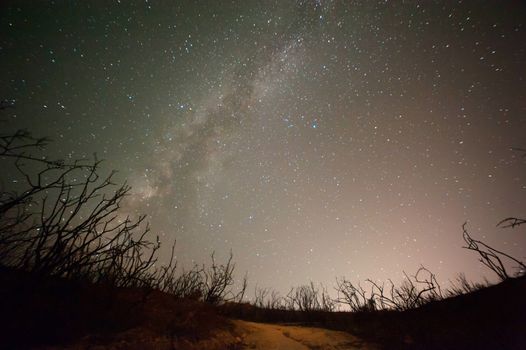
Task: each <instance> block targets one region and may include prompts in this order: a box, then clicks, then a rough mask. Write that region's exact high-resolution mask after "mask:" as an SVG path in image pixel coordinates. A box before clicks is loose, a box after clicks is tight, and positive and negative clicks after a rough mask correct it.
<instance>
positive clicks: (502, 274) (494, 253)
mask: <svg viewBox="0 0 526 350" xmlns="http://www.w3.org/2000/svg"><path fill="white" fill-rule="evenodd" d="M506 220H509V219H505V220H503V221H501V223H502V222H505V221H506ZM515 220H516V219H515ZM499 224H500V223H499ZM466 226H467V223H464V224H463V225H462V231H463V238H464V242H466V244H467V245H466V246H465V247H463V248H465V249H468V250H472V251H474V252H477V253H478V254H479V256H480V258H479V261H480V262H481V263H483V264H484V265H485V266H487V267H488V268H489V269H490V270H491V271H493V272H495V273H496V274H497V276H498V277H499V278H500V279H501V280H502V281H504V280H507V279H508V278H510V277H511V276H510V274H509V272H508V271H507V270H506V266H505V264H504V262H503V259H506V260H509V261H511V262H513V263H515V264H516V265H517V268H518V269H519V274H522V273H524V271H526V265H525V264H524V263H523V262H522V261H520V260H518V259H516V258H514V257H512V256H511V255H509V254H506V253H504V252H502V251H500V250H497V249H495V248H493V247H490V246H489V245H487V244H486V243H484V242H482V241H479V240H475V239H473V238H472V237H471V236H470V235H469V232H468V231H467V229H466Z"/></svg>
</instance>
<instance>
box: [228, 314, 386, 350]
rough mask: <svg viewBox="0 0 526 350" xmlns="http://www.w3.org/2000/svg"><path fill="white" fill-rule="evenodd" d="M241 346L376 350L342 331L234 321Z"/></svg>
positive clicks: (266, 349)
mask: <svg viewBox="0 0 526 350" xmlns="http://www.w3.org/2000/svg"><path fill="white" fill-rule="evenodd" d="M234 324H235V326H236V332H237V333H238V334H240V337H241V339H242V344H243V346H244V349H256V350H257V349H261V350H263V349H264V350H312V349H316V350H322V349H323V350H333V349H334V350H345V349H366V350H373V349H376V347H375V346H373V345H371V344H366V343H365V342H363V341H362V340H360V339H358V338H356V337H353V336H352V335H350V334H348V333H345V332H337V331H332V330H327V329H322V328H312V327H298V326H285V325H276V324H266V323H254V322H246V321H239V320H236V321H234Z"/></svg>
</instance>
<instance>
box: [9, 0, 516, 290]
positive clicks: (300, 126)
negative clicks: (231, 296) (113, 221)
mask: <svg viewBox="0 0 526 350" xmlns="http://www.w3.org/2000/svg"><path fill="white" fill-rule="evenodd" d="M2 7H3V9H2V11H1V15H0V28H1V33H2V35H1V39H0V40H1V48H0V65H1V66H2V67H3V74H4V79H3V81H4V84H1V86H0V96H2V98H7V99H15V100H16V109H14V110H10V111H8V112H7V114H6V115H7V117H6V118H7V119H8V120H9V125H10V127H13V128H17V127H29V128H30V129H31V130H33V132H34V133H36V134H38V135H49V136H51V137H52V138H53V139H54V140H55V142H54V144H53V145H52V146H51V149H50V152H53V153H54V154H56V155H58V156H62V157H73V158H75V157H83V156H89V155H91V154H92V153H93V152H96V153H97V154H98V156H99V157H100V158H104V159H106V162H105V167H106V169H107V170H110V169H117V170H119V175H118V176H119V177H120V179H122V180H124V179H127V180H128V181H129V183H130V184H131V185H132V186H133V191H134V195H133V196H132V197H130V198H129V200H128V201H127V205H126V207H125V210H126V211H127V212H129V213H146V214H148V216H149V220H150V222H151V226H152V230H153V231H154V232H155V233H158V234H159V235H160V238H161V241H162V242H163V243H164V246H165V249H164V250H163V258H167V256H168V254H169V247H170V246H171V244H172V242H173V240H174V239H177V257H178V259H179V260H180V261H181V263H182V264H186V265H189V264H192V262H198V263H201V262H204V261H207V259H208V257H209V255H210V254H211V252H213V251H215V252H216V254H217V256H218V257H219V259H221V258H222V257H225V256H227V255H228V253H229V251H230V250H232V251H233V253H234V256H235V261H236V263H237V269H238V271H239V272H240V273H242V272H244V271H248V272H249V278H250V280H251V281H252V282H253V283H256V282H257V283H258V285H260V286H268V287H274V288H276V289H278V290H280V291H282V292H284V291H286V290H287V288H288V287H289V286H291V285H297V284H300V283H305V282H307V281H309V280H313V281H318V282H323V283H325V284H328V285H331V284H332V282H333V281H334V278H335V277H337V276H342V275H346V276H348V277H349V278H350V279H351V280H355V281H358V280H363V279H365V278H369V277H370V278H373V279H386V278H393V279H394V280H396V279H398V278H400V277H401V274H402V271H403V270H405V271H407V272H413V271H415V270H416V269H417V268H418V266H419V265H420V264H424V265H425V266H427V267H429V268H430V269H431V270H432V271H434V272H435V273H437V275H438V278H439V280H447V279H452V278H454V276H455V274H456V273H457V272H461V271H464V272H466V273H467V274H468V276H469V277H471V278H474V279H480V278H482V276H484V275H487V272H486V271H485V270H484V269H483V267H481V266H480V264H479V263H478V262H477V259H476V257H475V256H473V255H471V254H470V253H469V252H466V251H463V250H462V248H461V246H462V244H463V242H462V236H461V225H462V223H464V221H466V220H468V223H469V226H468V227H469V229H470V231H471V232H472V234H473V236H475V237H477V238H481V239H484V240H485V241H487V242H488V243H490V244H493V245H495V246H497V247H499V248H501V249H502V250H505V251H507V252H510V253H511V254H512V255H515V256H517V257H524V256H525V255H526V254H525V247H526V235H525V234H524V232H521V231H520V230H501V229H496V228H495V224H496V223H497V222H498V221H499V220H500V219H502V218H504V217H508V216H521V215H522V216H523V215H524V208H526V205H525V204H526V196H525V194H526V182H525V177H524V174H525V166H526V165H525V164H524V161H523V160H521V157H520V156H521V154H520V153H518V152H514V151H511V150H510V147H523V148H524V147H526V144H525V138H524V135H525V134H526V81H525V78H526V74H525V73H526V69H525V68H524V63H525V62H526V28H525V23H524V18H526V16H525V14H526V5H525V4H524V3H523V2H520V1H506V2H501V1H487V2H484V3H481V2H474V1H459V2H453V1H447V2H439V1H425V2H418V1H414V2H408V3H407V2H386V1H323V0H319V1H265V2H260V1H231V2H224V1H221V2H216V1H195V2H194V1H182V2H173V3H168V2H154V1H146V2H124V1H117V2H113V3H111V4H105V5H104V6H102V5H100V4H95V3H86V2H80V1H79V2H68V3H63V2H49V3H39V4H17V3H16V2H12V3H7V4H4V5H2Z"/></svg>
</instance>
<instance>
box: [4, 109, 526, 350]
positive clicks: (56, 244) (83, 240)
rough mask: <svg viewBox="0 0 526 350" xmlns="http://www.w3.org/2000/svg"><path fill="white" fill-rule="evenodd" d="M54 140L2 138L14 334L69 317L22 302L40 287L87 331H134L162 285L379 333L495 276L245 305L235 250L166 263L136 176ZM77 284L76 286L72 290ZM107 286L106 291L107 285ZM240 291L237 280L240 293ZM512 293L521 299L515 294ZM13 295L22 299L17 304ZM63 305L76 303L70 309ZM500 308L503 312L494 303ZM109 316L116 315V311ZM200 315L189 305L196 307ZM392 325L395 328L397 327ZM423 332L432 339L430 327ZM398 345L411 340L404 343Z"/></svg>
mask: <svg viewBox="0 0 526 350" xmlns="http://www.w3.org/2000/svg"><path fill="white" fill-rule="evenodd" d="M8 107H10V105H9V104H6V103H2V105H1V109H5V108H8ZM48 143H49V140H48V139H46V138H35V137H33V136H32V135H31V134H30V133H29V132H27V131H23V130H21V131H16V132H14V133H12V134H5V135H0V159H1V160H2V161H3V162H4V163H5V169H7V170H8V171H10V172H11V173H13V174H16V176H14V177H13V183H12V184H11V185H10V186H6V187H3V188H2V189H1V191H0V273H1V275H2V278H3V279H4V281H5V282H6V283H4V284H3V286H2V288H1V290H0V292H1V297H2V303H3V304H4V311H5V313H4V318H8V319H9V318H12V319H16V317H19V319H18V320H15V321H13V324H12V325H11V326H10V327H7V328H5V329H10V330H11V331H12V333H13V334H16V328H17V327H18V326H20V325H21V324H24V325H25V326H27V327H29V329H30V330H33V331H35V332H36V333H35V334H40V335H41V336H42V337H44V336H45V335H44V334H43V333H42V332H40V333H39V331H38V327H39V325H38V324H34V322H33V321H27V320H25V319H24V317H26V318H27V317H32V316H30V315H39V317H41V318H42V319H44V320H45V319H46V317H48V321H49V322H50V324H53V323H64V322H66V321H65V318H64V316H63V315H62V316H60V317H59V316H57V315H55V316H56V317H55V316H54V317H51V318H49V316H46V313H52V312H51V311H49V310H48V309H46V308H44V309H41V308H40V307H39V308H37V310H36V311H35V310H34V308H33V306H34V305H31V304H29V305H26V306H24V300H23V299H24V298H25V299H28V298H34V299H35V300H37V299H36V297H35V292H36V291H38V292H39V293H43V294H44V295H46V298H48V299H49V300H51V301H49V300H48V302H49V305H51V307H55V308H56V309H57V310H60V312H61V313H63V314H64V315H68V317H72V316H71V315H73V313H79V314H82V315H84V316H85V317H87V318H88V319H89V322H91V323H89V322H88V321H86V322H88V323H89V324H90V326H89V327H87V326H86V327H87V328H86V330H91V331H97V332H98V331H100V328H99V326H101V325H99V326H97V327H95V326H93V325H94V324H96V321H95V320H93V319H92V318H95V317H96V316H95V313H97V317H103V318H106V321H104V322H112V321H111V320H113V319H114V317H119V318H121V319H128V321H129V322H128V321H127V322H123V323H122V324H121V326H122V327H128V326H129V327H131V325H132V324H136V322H137V320H136V317H143V316H138V314H137V312H136V311H133V310H135V309H134V308H135V307H136V306H137V304H141V305H143V306H145V305H150V306H151V304H148V303H147V300H149V299H148V296H149V295H151V294H152V293H159V292H164V293H166V294H163V295H164V296H163V297H162V298H165V297H166V296H167V295H169V296H170V298H172V299H173V300H187V301H190V302H191V303H193V304H191V305H193V307H195V308H199V307H200V306H199V307H198V306H197V305H199V304H195V303H199V302H204V303H207V304H211V305H214V306H218V305H222V306H221V307H220V308H219V309H217V310H219V311H220V312H222V313H223V314H224V315H229V316H235V317H240V318H245V319H251V320H258V321H273V322H285V321H288V322H303V323H304V322H307V323H313V322H315V323H319V324H322V325H323V326H326V327H329V328H335V329H342V330H347V331H352V332H355V333H357V334H362V335H364V336H372V335H371V334H370V332H369V331H367V330H365V329H363V326H360V325H361V322H363V321H364V320H365V321H367V322H370V324H378V325H381V326H382V327H384V328H385V329H391V328H393V327H394V326H393V324H392V322H396V321H395V320H396V319H397V317H398V318H400V319H403V320H404V322H405V323H403V324H404V327H408V328H407V329H411V328H410V327H416V328H418V327H419V325H416V324H414V322H413V321H407V320H406V319H405V317H406V316H405V315H408V314H409V313H413V312H418V313H420V314H422V315H428V314H429V313H433V312H437V313H439V312H443V311H433V310H439V308H438V307H435V306H434V305H440V303H436V302H439V301H443V299H446V298H453V299H455V298H463V297H466V294H473V295H478V294H477V293H486V290H489V289H490V288H489V287H490V286H489V283H488V282H487V281H486V282H484V283H472V282H470V281H468V280H467V278H466V277H465V275H463V274H460V275H459V276H458V277H457V279H456V280H455V281H453V282H452V283H451V286H450V287H449V288H447V289H442V288H441V286H440V285H439V284H438V282H437V278H436V276H435V274H433V273H432V272H431V271H430V270H428V269H427V268H425V267H423V266H421V267H420V268H419V269H418V270H417V271H416V273H415V274H414V275H408V274H406V273H404V278H403V280H402V282H401V283H400V284H399V285H397V284H395V283H394V282H393V281H392V280H388V281H387V282H380V281H374V280H371V279H367V280H365V281H364V282H362V283H354V282H352V281H351V280H349V279H347V278H345V277H342V278H339V279H337V280H336V284H335V287H334V291H335V292H336V297H335V298H333V297H332V296H331V294H330V293H329V290H328V289H327V288H326V287H325V286H323V285H316V284H315V283H313V282H310V283H309V284H305V285H300V286H298V287H294V288H291V289H290V291H289V292H288V293H287V295H285V296H280V294H279V293H277V292H276V291H274V290H271V289H268V288H257V287H256V289H255V295H254V300H253V305H252V306H247V305H246V304H242V301H243V298H244V296H245V292H246V290H247V277H246V275H245V277H244V278H243V279H242V280H241V281H240V282H236V280H235V278H234V271H235V264H234V262H233V255H232V253H230V255H229V257H228V258H227V260H226V262H225V263H223V264H221V263H218V262H216V259H215V255H214V254H212V255H211V262H210V264H209V265H195V266H193V267H192V268H190V269H182V268H179V267H178V265H177V261H176V258H175V245H174V246H173V247H172V251H171V256H170V259H169V260H168V263H167V264H165V265H160V264H159V261H158V251H159V248H160V242H159V239H158V238H157V237H155V238H154V239H152V238H151V237H152V235H151V233H150V229H149V226H148V224H147V223H146V221H145V216H135V215H131V214H128V213H124V212H123V210H122V204H123V203H124V201H125V198H126V197H127V196H128V195H129V194H130V191H131V188H130V187H129V186H128V185H127V184H122V185H117V184H115V183H114V181H113V180H114V177H115V174H114V173H110V174H109V175H108V176H105V177H104V176H101V175H100V173H101V162H100V161H99V160H97V159H96V158H95V159H94V160H92V161H88V160H72V161H63V160H54V159H50V158H48V157H46V156H44V155H42V154H41V153H39V152H41V150H43V149H44V148H45V147H46V146H47V145H48ZM525 222H526V221H525V220H523V219H520V218H514V217H510V218H506V219H504V220H502V221H501V222H499V224H498V225H497V226H499V227H511V228H514V227H517V226H520V225H522V224H524V223H525ZM463 238H464V241H465V242H466V247H465V248H466V249H468V250H471V251H474V252H476V253H478V254H479V257H480V261H481V262H482V263H483V264H484V265H485V266H487V267H488V268H489V269H491V270H492V271H493V272H495V273H496V274H497V276H498V277H499V278H500V279H501V281H503V282H508V281H510V280H514V278H513V277H521V276H523V275H524V273H525V271H526V265H525V264H524V263H523V262H522V261H520V260H519V259H516V258H514V257H512V256H510V255H508V254H506V253H504V252H502V251H500V250H497V249H495V248H493V247H491V246H489V245H488V244H486V243H484V242H482V241H479V240H476V239H473V238H472V237H471V236H470V234H469V233H468V230H467V226H466V224H464V225H463ZM507 262H511V263H512V264H514V265H515V266H516V267H517V268H518V271H517V272H516V273H514V274H513V273H510V272H509V271H508V270H509V264H507ZM16 273H21V274H23V276H24V277H21V280H22V281H23V282H20V281H19V282H17V278H18V277H16V278H14V277H13V276H15V275H16ZM522 280H523V279H522ZM50 281H52V282H50ZM68 283H74V284H72V285H71V286H73V287H71V286H69V285H68ZM509 283H511V282H509ZM513 283H515V282H513ZM521 283H522V282H517V285H519V286H522V285H523V284H521ZM508 285H511V284H508ZM57 286H60V287H57ZM90 286H91V287H90ZM93 286H99V287H93ZM100 286H104V288H106V289H97V288H100ZM235 287H238V289H237V291H235ZM90 288H95V289H96V290H97V293H99V294H100V295H99V296H98V297H97V298H96V299H95V300H97V302H98V303H100V305H99V304H98V305H97V307H95V308H93V309H90V310H86V309H85V308H84V307H83V306H81V304H82V303H84V302H87V301H86V300H87V298H86V296H85V294H83V293H84V292H82V291H83V290H87V289H90ZM122 288H127V289H135V290H140V291H141V292H140V293H139V294H136V295H135V294H134V295H135V296H134V297H133V298H131V299H132V300H134V301H133V302H132V303H130V302H129V301H126V302H122V301H119V303H120V302H122V303H123V305H121V307H117V306H116V305H115V302H116V300H118V298H123V297H122V295H125V294H126V293H124V294H123V292H122V290H121V289H122ZM503 288H504V287H503ZM506 288H511V287H506ZM514 288H520V287H514ZM117 289H119V290H121V291H117ZM154 291H155V292H154ZM506 293H508V294H510V295H514V294H513V293H514V291H506ZM487 294H488V295H489V294H491V293H490V292H488V293H487ZM64 295H67V296H68V297H71V296H72V295H76V296H77V297H78V300H75V301H72V300H68V301H66V302H63V301H62V299H61V298H62V297H63V296H64ZM117 295H119V297H118V298H117V297H116V296H117ZM137 295H139V296H137ZM484 295H485V294H484ZM162 298H161V299H162ZM13 300H17V301H16V302H14V303H11V301H13ZM119 300H120V299H119ZM163 300H164V299H163ZM455 300H459V299H455ZM484 300H486V299H484ZM80 301H82V303H79V302H80ZM163 302H165V301H163ZM445 302H447V303H449V304H445V305H456V303H459V302H455V301H451V302H450V301H445ZM150 306H148V307H150ZM482 306H486V305H482ZM64 307H67V309H68V310H69V311H64V310H63V308H64ZM174 307H175V306H174ZM180 307H181V306H180V305H179V304H178V306H177V307H176V308H180ZM492 308H493V309H492ZM20 310H21V311H20ZM141 310H142V309H141ZM418 310H424V311H418ZM429 310H432V311H429ZM490 310H492V311H491V312H497V309H496V308H494V307H493V306H490ZM186 311H188V310H186ZM338 311H345V312H338ZM347 311H351V312H347ZM57 312H58V311H57ZM110 312H111V313H112V314H114V315H116V316H110ZM141 312H142V313H144V312H145V311H144V310H143V311H141ZM206 312H210V311H206ZM214 312H215V311H214ZM448 312H449V311H448ZM191 314H192V312H188V315H191ZM86 315H88V316H86ZM131 315H133V317H131ZM396 315H404V316H396ZM185 317H186V316H185ZM188 317H190V316H188ZM426 317H428V316H426ZM451 317H452V316H451V315H450V314H449V313H448V314H447V316H444V320H447V322H453V321H451ZM204 318H206V316H203V319H204ZM168 319H169V320H170V321H169V322H168V321H167V322H168V323H170V324H165V323H163V327H165V328H166V329H167V332H168V333H170V334H171V335H172V336H174V334H180V332H182V331H181V329H184V332H187V331H188V330H187V328H188V327H187V326H186V325H185V326H184V327H183V326H177V322H179V321H177V320H176V319H172V318H168ZM5 320H6V319H4V321H5ZM522 321H523V320H522V319H521V322H522ZM24 322H25V323H24ZM104 322H103V323H104ZM218 322H219V321H218ZM441 322H442V321H441ZM443 322H446V321H443ZM447 322H446V323H447ZM37 323H38V322H37ZM28 324H30V326H28ZM462 324H463V323H462ZM194 326H195V325H193V326H192V327H194ZM79 327H80V326H79ZM178 327H179V328H178ZM195 327H197V326H195ZM195 327H194V328H195ZM361 327H362V328H361ZM371 327H372V326H371ZM390 327H391V328H390ZM441 327H442V326H441ZM80 328H82V327H80ZM163 329H164V328H163ZM192 329H193V328H192ZM393 329H395V330H396V327H394V328H393ZM418 329H420V328H418ZM86 330H84V331H86ZM395 330H392V332H395ZM193 331H196V330H195V329H194V330H193ZM193 331H192V332H193ZM406 331H407V332H409V330H406ZM71 332H72V333H71V334H72V335H73V334H77V335H78V334H81V333H82V332H81V331H80V330H79V329H75V330H74V331H73V330H72V331H71ZM79 332H80V333H79ZM386 332H387V333H386V336H387V337H389V336H390V337H391V338H389V341H393V339H392V335H389V332H388V331H386ZM510 332H514V329H510ZM506 334H507V333H506ZM417 336H418V337H421V338H422V339H421V340H420V341H421V342H423V343H425V339H426V338H425V337H424V336H423V335H421V334H418V335H417ZM372 337H373V338H374V336H372ZM53 339H55V338H53ZM55 340H56V339H55ZM399 343H400V344H403V346H405V345H407V342H406V341H405V340H403V341H400V342H399Z"/></svg>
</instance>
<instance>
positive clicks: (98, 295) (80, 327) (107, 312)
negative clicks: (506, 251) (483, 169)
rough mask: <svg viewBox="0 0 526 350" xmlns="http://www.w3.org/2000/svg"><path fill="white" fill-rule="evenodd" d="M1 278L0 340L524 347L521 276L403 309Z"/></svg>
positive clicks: (42, 345)
mask: <svg viewBox="0 0 526 350" xmlns="http://www.w3.org/2000/svg"><path fill="white" fill-rule="evenodd" d="M0 277H1V284H0V285H1V288H0V293H1V308H2V315H1V330H2V331H1V333H0V343H1V344H3V348H6V349H33V348H34V349H88V348H90V349H91V348H97V349H245V348H251V349H374V348H382V347H383V348H387V349H392V348H411V349H419V348H425V349H454V348H458V349H461V348H462V349H469V348H478V349H486V348H488V349H489V348H499V349H518V348H524V347H525V346H526V336H525V334H524V331H523V330H524V329H526V316H525V314H524V311H525V310H526V302H525V300H524V295H526V278H520V279H513V280H509V281H506V282H504V283H501V284H499V285H496V286H492V287H488V288H485V289H483V290H479V291H476V292H473V293H471V294H469V295H461V296H457V297H454V298H450V299H446V300H442V301H439V302H435V303H431V304H428V305H426V306H424V307H421V308H419V309H416V310H410V311H405V312H394V311H382V312H369V313H347V312H334V313H328V312H310V313H303V312H298V311H280V310H265V309H258V308H255V307H253V306H250V305H248V304H226V305H224V306H222V307H219V308H218V307H213V306H211V305H207V304H204V303H202V302H199V301H195V300H177V299H174V298H173V297H172V296H170V295H168V294H165V293H161V292H158V291H149V290H145V289H131V288H119V289H116V288H110V287H105V286H101V285H89V284H84V283H75V282H71V281H65V280H61V279H44V280H38V279H35V276H30V275H28V274H25V273H20V272H17V271H13V270H8V269H2V270H1V272H0ZM237 319H244V320H245V321H240V320H237ZM246 321H259V322H266V323H267V324H262V323H252V322H246ZM268 323H271V324H268ZM285 323H286V324H285ZM291 323H294V324H293V325H291ZM305 326H308V327H316V328H305ZM329 329H332V330H329ZM338 331H344V332H346V333H344V332H338ZM364 340H365V341H364ZM373 344H379V345H378V346H377V345H373Z"/></svg>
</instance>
